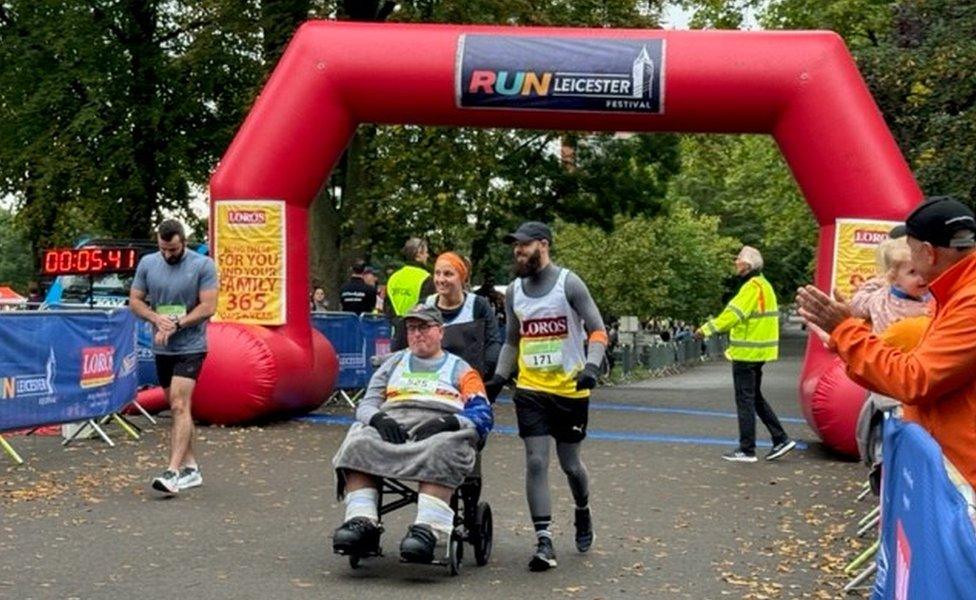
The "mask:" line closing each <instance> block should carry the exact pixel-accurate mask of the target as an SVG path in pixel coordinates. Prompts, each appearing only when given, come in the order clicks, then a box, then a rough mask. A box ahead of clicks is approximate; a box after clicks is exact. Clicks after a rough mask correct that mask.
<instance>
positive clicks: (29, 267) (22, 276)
mask: <svg viewBox="0 0 976 600" xmlns="http://www.w3.org/2000/svg"><path fill="white" fill-rule="evenodd" d="M33 270H34V264H33V261H32V260H31V253H30V250H29V246H28V242H27V236H25V235H24V231H23V229H22V228H21V227H20V226H19V225H18V224H17V221H16V219H15V218H14V215H13V213H11V212H10V211H9V210H7V209H5V208H0V285H9V286H12V287H13V288H14V289H16V290H18V291H20V292H21V293H23V292H25V291H26V290H27V283H28V281H30V280H31V278H32V274H33Z"/></svg>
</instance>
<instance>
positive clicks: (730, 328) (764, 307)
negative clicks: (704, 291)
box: [701, 274, 779, 362]
mask: <svg viewBox="0 0 976 600" xmlns="http://www.w3.org/2000/svg"><path fill="white" fill-rule="evenodd" d="M701 330H702V333H704V334H705V335H706V336H709V335H713V334H715V333H720V332H726V331H727V332H729V347H728V349H726V351H725V357H726V358H727V359H729V360H738V361H744V362H769V361H773V360H776V359H777V358H779V305H778V304H777V302H776V292H774V291H773V286H771V285H769V281H767V280H766V278H765V277H763V276H762V275H761V274H759V275H756V276H754V277H750V278H749V280H748V281H746V282H745V283H744V284H743V285H742V287H741V288H739V293H737V294H736V295H735V297H734V298H732V300H730V301H729V303H728V305H726V307H725V310H723V311H722V313H721V314H719V316H717V317H715V318H714V319H709V320H708V322H707V323H705V324H704V325H702V327H701Z"/></svg>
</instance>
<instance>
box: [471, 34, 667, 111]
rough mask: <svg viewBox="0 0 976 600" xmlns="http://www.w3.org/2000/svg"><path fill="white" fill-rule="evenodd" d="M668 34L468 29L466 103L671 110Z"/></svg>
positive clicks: (542, 108) (599, 109) (491, 106)
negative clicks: (666, 55) (505, 32)
mask: <svg viewBox="0 0 976 600" xmlns="http://www.w3.org/2000/svg"><path fill="white" fill-rule="evenodd" d="M664 50H665V49H664V40H663V39H660V38H652V37H648V38H646V39H604V38H578V37H538V36H497V35H463V36H461V37H460V39H459V41H458V58H457V65H456V69H455V70H456V74H455V86H456V102H457V105H458V107H459V108H504V109H530V110H572V111H598V112H628V113H635V112H636V113H649V114H663V113H664Z"/></svg>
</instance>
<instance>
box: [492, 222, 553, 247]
mask: <svg viewBox="0 0 976 600" xmlns="http://www.w3.org/2000/svg"><path fill="white" fill-rule="evenodd" d="M532 240H546V241H548V242H549V243H550V244H551V243H552V230H551V229H549V226H548V225H546V224H545V223H540V222H539V221H526V222H525V223H522V224H521V225H519V226H518V229H516V230H515V231H513V232H512V233H509V234H508V235H506V236H505V237H503V238H502V242H504V243H506V244H513V243H515V242H523V243H524V242H531V241H532Z"/></svg>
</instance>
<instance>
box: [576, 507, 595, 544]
mask: <svg viewBox="0 0 976 600" xmlns="http://www.w3.org/2000/svg"><path fill="white" fill-rule="evenodd" d="M574 525H576V549H577V550H579V551H580V552H586V551H587V550H589V549H590V546H592V545H593V519H592V517H591V516H590V509H589V508H577V509H576V520H575V521H574Z"/></svg>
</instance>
